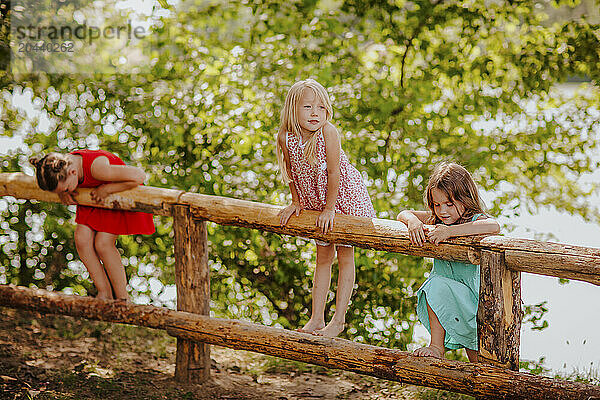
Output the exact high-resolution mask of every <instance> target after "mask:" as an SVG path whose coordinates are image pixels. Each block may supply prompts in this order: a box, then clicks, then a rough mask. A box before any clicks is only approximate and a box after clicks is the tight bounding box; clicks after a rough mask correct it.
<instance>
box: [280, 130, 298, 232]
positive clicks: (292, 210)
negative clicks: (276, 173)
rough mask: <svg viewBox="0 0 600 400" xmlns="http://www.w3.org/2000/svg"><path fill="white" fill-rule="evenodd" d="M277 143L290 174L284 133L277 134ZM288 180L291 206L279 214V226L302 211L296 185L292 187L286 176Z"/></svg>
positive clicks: (292, 182) (291, 182)
mask: <svg viewBox="0 0 600 400" xmlns="http://www.w3.org/2000/svg"><path fill="white" fill-rule="evenodd" d="M277 141H278V142H279V146H280V147H281V150H282V152H283V160H284V161H285V165H286V167H287V168H286V169H287V171H288V173H291V171H292V166H291V164H290V156H289V154H288V151H287V146H286V144H285V132H282V131H280V132H279V134H278V135H277ZM288 178H289V179H290V183H289V186H290V193H292V204H290V205H289V206H287V207H286V208H284V209H283V210H282V211H281V213H280V214H279V223H280V224H281V225H285V224H287V222H288V221H289V219H290V217H291V216H292V215H293V214H296V216H298V215H300V211H301V210H302V209H301V208H300V197H299V196H298V191H297V190H296V185H294V181H293V180H292V177H291V176H288Z"/></svg>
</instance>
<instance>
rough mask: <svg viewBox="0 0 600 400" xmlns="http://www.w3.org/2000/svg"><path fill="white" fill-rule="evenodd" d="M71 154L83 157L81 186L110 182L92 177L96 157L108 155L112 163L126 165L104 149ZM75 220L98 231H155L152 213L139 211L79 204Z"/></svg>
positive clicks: (78, 151) (127, 233)
mask: <svg viewBox="0 0 600 400" xmlns="http://www.w3.org/2000/svg"><path fill="white" fill-rule="evenodd" d="M71 154H77V155H80V156H81V157H82V159H83V182H82V183H80V184H79V185H77V187H81V188H93V187H98V186H100V185H102V184H104V183H110V182H105V181H99V180H97V179H95V178H93V177H92V172H91V167H92V162H93V161H94V160H95V159H96V157H100V156H106V157H107V158H108V162H109V164H110V165H125V163H124V162H123V160H121V159H120V158H119V157H117V156H115V155H114V154H112V153H109V152H108V151H104V150H77V151H74V152H72V153H71ZM75 222H76V223H78V224H82V225H87V226H89V227H90V228H92V229H93V230H95V231H96V232H107V233H112V234H115V235H130V234H143V235H151V234H153V233H154V231H155V229H154V221H153V220H152V214H148V213H144V212H139V211H124V210H112V209H107V208H98V207H89V206H80V205H78V206H77V213H76V214H75Z"/></svg>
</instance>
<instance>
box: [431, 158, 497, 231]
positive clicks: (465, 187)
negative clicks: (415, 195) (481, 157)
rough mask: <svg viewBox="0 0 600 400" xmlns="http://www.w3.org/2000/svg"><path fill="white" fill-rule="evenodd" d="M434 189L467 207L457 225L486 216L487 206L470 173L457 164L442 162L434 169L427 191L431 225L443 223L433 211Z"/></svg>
mask: <svg viewBox="0 0 600 400" xmlns="http://www.w3.org/2000/svg"><path fill="white" fill-rule="evenodd" d="M434 188H435V189H439V190H441V191H443V192H444V193H446V196H448V198H449V199H450V200H452V201H453V202H458V203H461V204H462V205H463V206H464V207H465V211H464V212H463V213H462V215H461V216H460V218H459V219H458V220H457V221H456V222H455V223H456V224H464V223H465V222H470V221H471V219H472V218H473V216H474V215H475V214H485V212H484V208H485V206H484V204H483V202H482V201H481V198H480V197H479V191H478V190H477V186H476V185H475V182H474V181H473V178H472V177H471V174H470V173H469V171H467V170H466V169H465V168H464V167H463V166H461V165H458V164H456V163H451V162H442V163H440V164H438V165H436V167H435V168H434V170H433V172H432V173H431V176H430V177H429V183H428V184H427V189H426V190H425V196H424V201H425V204H426V205H427V207H429V209H430V210H431V218H430V220H429V221H427V222H428V223H429V224H432V225H434V224H441V223H442V220H441V219H440V218H439V217H438V216H437V215H436V214H435V211H434V209H433V196H432V194H431V191H432V190H433V189H434Z"/></svg>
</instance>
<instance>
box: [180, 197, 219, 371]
mask: <svg viewBox="0 0 600 400" xmlns="http://www.w3.org/2000/svg"><path fill="white" fill-rule="evenodd" d="M173 230H174V232H175V285H176V287H177V310H178V311H187V312H191V313H194V314H200V315H209V313H210V276H209V267H208V239H207V231H206V222H204V221H196V220H193V219H192V218H191V217H190V208H189V206H181V205H176V206H174V207H173ZM175 378H176V379H177V380H179V381H180V382H189V383H201V382H205V381H206V380H208V379H209V378H210V346H209V345H208V344H205V343H198V342H194V341H191V340H187V339H181V338H178V339H177V358H176V362H175Z"/></svg>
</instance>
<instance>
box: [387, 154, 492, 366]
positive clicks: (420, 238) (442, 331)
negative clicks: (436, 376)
mask: <svg viewBox="0 0 600 400" xmlns="http://www.w3.org/2000/svg"><path fill="white" fill-rule="evenodd" d="M424 197H425V203H426V205H427V207H428V208H429V211H414V210H405V211H402V212H401V213H400V214H399V215H398V220H400V221H402V222H404V223H405V224H406V226H407V227H408V235H409V238H410V241H411V243H412V244H414V245H417V246H422V245H423V243H425V242H431V243H434V244H436V245H437V244H439V243H440V242H442V241H444V240H446V239H448V238H451V237H454V236H467V235H478V234H484V233H498V232H499V231H500V225H499V224H498V222H497V221H496V220H495V219H493V218H490V217H489V216H487V215H486V214H485V213H484V212H483V203H482V201H481V200H480V198H479V193H478V191H477V186H475V182H473V178H472V177H471V174H469V172H468V171H467V170H466V169H465V168H463V167H462V166H460V165H458V164H455V163H446V162H444V163H441V164H438V165H437V166H436V167H435V169H434V171H433V173H432V174H431V177H430V178H429V184H428V185H427V190H426V192H425V196H424ZM479 279H480V276H479V266H478V265H473V264H466V263H461V262H457V261H446V260H438V259H434V260H433V269H432V270H431V273H430V275H429V278H427V280H426V281H425V283H423V285H422V286H421V287H420V288H419V290H418V291H417V297H418V304H417V315H418V317H419V320H420V321H421V323H423V325H425V327H426V328H427V330H428V331H429V333H431V342H430V344H429V346H427V347H423V348H420V349H418V350H416V351H415V352H414V354H415V355H417V356H432V357H436V358H443V357H444V352H445V350H446V349H460V348H462V347H464V348H465V349H466V351H467V356H468V357H469V361H471V362H477V348H478V346H477V344H478V342H477V319H476V315H477V305H478V303H479Z"/></svg>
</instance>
